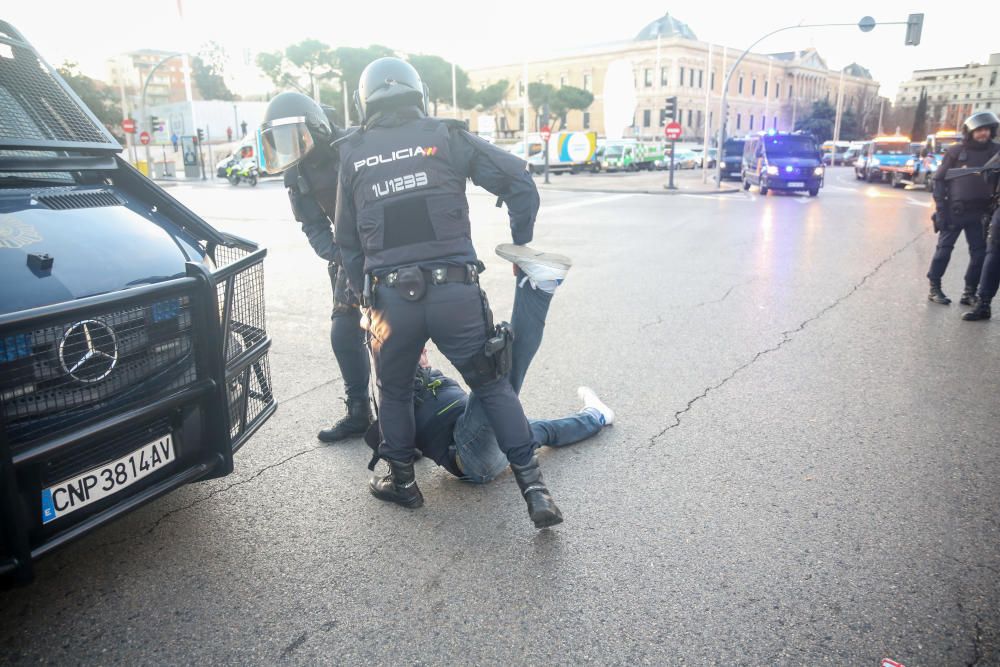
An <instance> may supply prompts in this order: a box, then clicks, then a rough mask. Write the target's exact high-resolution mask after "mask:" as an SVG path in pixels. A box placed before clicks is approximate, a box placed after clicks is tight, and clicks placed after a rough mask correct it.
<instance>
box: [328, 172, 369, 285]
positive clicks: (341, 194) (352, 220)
mask: <svg viewBox="0 0 1000 667" xmlns="http://www.w3.org/2000/svg"><path fill="white" fill-rule="evenodd" d="M344 175H345V170H343V169H342V170H341V171H340V185H339V187H338V188H337V215H336V217H335V219H334V226H333V227H334V240H335V241H336V243H337V246H338V247H339V248H340V261H341V263H342V266H343V267H344V269H345V270H346V271H347V280H348V282H349V283H350V285H351V289H352V290H353V291H354V293H355V294H362V293H364V289H365V254H364V250H362V248H361V236H360V235H359V234H358V220H357V214H356V212H355V210H354V191H353V188H352V187H351V184H350V182H349V181H348V180H347V179H346V178H345V176H344Z"/></svg>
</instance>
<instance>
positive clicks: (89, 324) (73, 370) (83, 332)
mask: <svg viewBox="0 0 1000 667" xmlns="http://www.w3.org/2000/svg"><path fill="white" fill-rule="evenodd" d="M59 363H60V365H62V369H63V371H65V372H66V374H67V375H69V376H70V377H71V378H73V379H74V380H77V381H79V382H83V383H86V384H93V383H94V382H100V381H101V380H103V379H104V378H106V377H108V375H110V374H111V371H113V370H114V369H115V366H116V365H118V338H117V337H116V336H115V332H114V331H113V330H112V329H111V327H109V326H108V325H107V324H105V323H104V322H99V321H97V320H83V321H81V322H77V323H75V324H74V325H73V326H71V327H70V328H69V329H67V330H66V333H64V334H63V337H62V341H60V343H59Z"/></svg>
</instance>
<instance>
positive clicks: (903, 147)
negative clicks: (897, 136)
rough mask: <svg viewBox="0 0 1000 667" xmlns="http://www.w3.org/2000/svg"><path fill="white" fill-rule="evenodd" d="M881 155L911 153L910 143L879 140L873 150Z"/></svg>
mask: <svg viewBox="0 0 1000 667" xmlns="http://www.w3.org/2000/svg"><path fill="white" fill-rule="evenodd" d="M873 152H875V153H878V154H880V155H909V153H910V144H908V143H903V142H902V141H898V142H897V141H886V142H881V141H880V142H878V143H877V144H875V150H874V151H873Z"/></svg>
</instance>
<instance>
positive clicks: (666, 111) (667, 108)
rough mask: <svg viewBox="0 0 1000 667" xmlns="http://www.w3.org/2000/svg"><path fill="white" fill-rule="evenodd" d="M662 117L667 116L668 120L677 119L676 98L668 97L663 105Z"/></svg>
mask: <svg viewBox="0 0 1000 667" xmlns="http://www.w3.org/2000/svg"><path fill="white" fill-rule="evenodd" d="M663 116H664V118H669V119H670V120H677V98H676V97H668V98H667V103H666V104H665V105H664V107H663Z"/></svg>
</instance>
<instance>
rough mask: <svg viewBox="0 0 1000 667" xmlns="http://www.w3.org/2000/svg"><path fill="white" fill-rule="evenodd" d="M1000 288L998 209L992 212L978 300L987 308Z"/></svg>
mask: <svg viewBox="0 0 1000 667" xmlns="http://www.w3.org/2000/svg"><path fill="white" fill-rule="evenodd" d="M998 288H1000V209H997V210H996V211H994V212H993V218H992V219H991V220H990V227H989V233H988V235H987V239H986V261H985V262H984V263H983V273H982V276H981V278H980V280H979V300H980V301H981V302H983V303H984V304H986V305H987V306H988V305H989V304H990V302H991V301H993V297H995V296H996V295H997V289H998Z"/></svg>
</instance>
